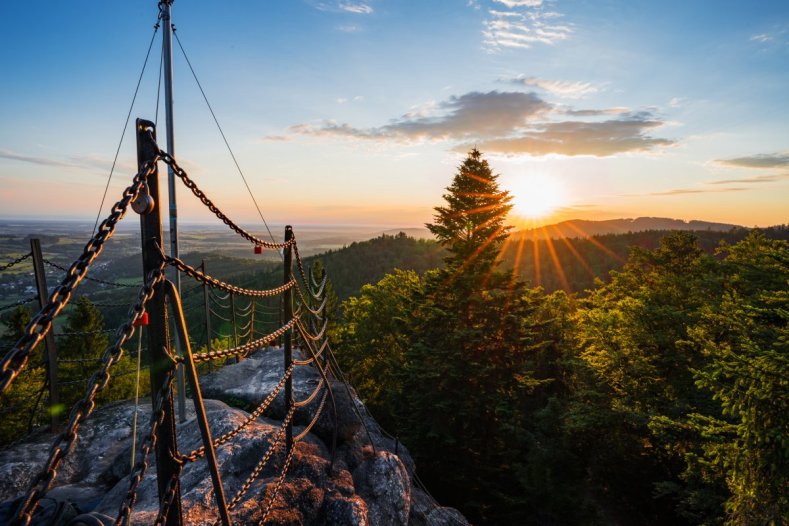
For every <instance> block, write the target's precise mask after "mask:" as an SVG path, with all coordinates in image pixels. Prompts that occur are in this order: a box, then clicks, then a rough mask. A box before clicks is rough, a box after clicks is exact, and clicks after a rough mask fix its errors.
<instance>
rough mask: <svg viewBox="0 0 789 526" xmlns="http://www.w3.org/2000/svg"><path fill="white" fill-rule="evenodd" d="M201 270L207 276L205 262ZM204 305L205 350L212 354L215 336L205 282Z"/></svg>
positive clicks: (209, 368)
mask: <svg viewBox="0 0 789 526" xmlns="http://www.w3.org/2000/svg"><path fill="white" fill-rule="evenodd" d="M200 270H202V271H203V274H205V260H203V262H202V263H201V265H200ZM203 304H204V305H205V335H206V338H205V342H206V343H205V348H206V350H207V351H208V352H211V337H212V335H213V334H212V331H211V307H209V305H208V285H206V283H205V282H203ZM212 362H213V360H208V372H209V373H210V372H211V364H212Z"/></svg>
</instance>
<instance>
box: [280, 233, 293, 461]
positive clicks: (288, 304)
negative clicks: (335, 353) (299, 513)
mask: <svg viewBox="0 0 789 526" xmlns="http://www.w3.org/2000/svg"><path fill="white" fill-rule="evenodd" d="M291 239H293V227H291V226H290V225H288V226H286V227H285V243H287V242H289V241H290V240H291ZM284 255H285V277H284V282H283V283H290V282H291V280H292V279H293V249H292V248H291V247H290V245H288V246H287V247H285V254H284ZM282 300H283V304H284V305H283V307H284V308H283V315H282V317H283V321H284V323H289V322H290V320H291V319H293V289H292V288H290V289H288V290H286V291H285V293H284V294H283V295H282ZM292 336H293V329H288V330H286V331H285V335H284V336H283V340H284V342H283V344H284V345H283V349H284V355H285V369H284V370H285V371H287V370H288V368H289V367H290V366H291V364H292V363H293V356H292V349H291V339H292ZM291 407H293V376H292V375H291V376H288V379H287V380H285V414H286V415H287V414H288V413H289V412H290V409H291ZM285 448H286V450H287V452H288V454H290V451H291V449H293V419H291V420H290V422H289V423H288V427H287V429H286V430H285Z"/></svg>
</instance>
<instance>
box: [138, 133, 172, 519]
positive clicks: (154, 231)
mask: <svg viewBox="0 0 789 526" xmlns="http://www.w3.org/2000/svg"><path fill="white" fill-rule="evenodd" d="M155 141H156V128H155V127H154V124H153V123H152V122H150V121H146V120H142V119H137V164H138V165H139V167H140V169H142V167H143V165H144V164H145V162H146V161H148V160H150V159H153V158H155V156H156V154H157V149H158V147H157V146H156V142H155ZM148 189H149V190H148V191H149V192H150V196H151V198H153V202H154V208H153V210H152V211H151V212H149V213H147V214H141V215H140V237H141V239H142V267H143V275H145V276H147V275H148V273H149V272H150V271H151V270H154V269H158V268H161V264H162V256H161V243H162V216H161V207H160V205H161V201H160V200H159V170H158V169H156V170H154V172H153V173H152V174H151V175H149V176H148ZM164 296H165V295H164V287H163V286H162V285H161V284H160V285H159V286H158V287H157V288H156V291H155V294H154V296H153V298H151V300H150V301H149V302H148V304H147V305H146V310H147V311H148V315H149V316H148V318H149V322H148V354H149V356H148V361H149V363H150V374H151V404H152V405H153V407H154V408H155V407H156V406H157V403H158V399H159V395H160V390H161V387H162V385H163V384H164V381H165V379H166V378H167V374H168V372H169V371H170V369H171V368H172V364H171V362H170V358H169V357H168V356H167V350H168V349H169V347H170V338H169V337H168V334H167V329H168V326H167V325H168V322H167V308H166V307H165V302H164V299H165V298H164ZM162 407H163V409H164V415H163V418H162V423H161V424H160V425H159V427H158V431H157V436H156V478H157V482H158V487H159V501H160V502H161V501H162V499H164V498H165V496H166V493H167V486H168V484H169V482H170V480H171V479H172V478H173V477H174V476H176V474H177V473H178V468H179V466H178V464H177V463H176V462H175V460H174V459H173V458H172V455H171V452H173V451H178V444H177V442H176V435H175V414H174V413H175V411H174V410H173V397H172V394H170V396H169V397H168V399H167V400H165V401H164V403H163V404H162ZM181 524H182V510H181V487H180V484H176V487H175V495H174V498H173V503H172V507H171V508H170V513H169V514H168V515H167V522H166V523H165V526H181Z"/></svg>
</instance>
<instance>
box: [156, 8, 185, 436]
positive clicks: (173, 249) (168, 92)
mask: <svg viewBox="0 0 789 526" xmlns="http://www.w3.org/2000/svg"><path fill="white" fill-rule="evenodd" d="M173 1H174V0H162V2H161V8H162V31H163V33H162V44H163V45H164V114H165V117H166V119H167V153H169V154H170V155H171V156H173V158H174V157H175V128H174V127H173V24H172V7H173ZM167 195H168V197H169V199H170V255H171V256H173V257H174V258H177V257H178V255H179V252H178V207H177V206H176V201H175V173H174V172H173V167H172V166H168V167H167ZM170 279H171V281H172V282H173V283H175V288H176V290H177V291H178V294H179V295H180V294H181V274H179V273H178V270H176V269H173V272H172V276H170ZM183 345H184V343H183V342H181V341H180V339H179V338H178V337H177V335H176V339H175V347H176V350H177V352H178V354H179V355H180V354H181V349H182V348H183ZM176 378H177V381H178V415H179V417H180V421H181V422H185V421H186V389H185V386H184V366H183V364H179V365H178V375H177V377H176Z"/></svg>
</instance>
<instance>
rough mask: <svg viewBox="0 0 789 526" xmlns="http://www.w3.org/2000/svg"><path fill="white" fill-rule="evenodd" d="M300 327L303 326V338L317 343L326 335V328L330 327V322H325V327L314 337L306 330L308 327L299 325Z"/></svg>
mask: <svg viewBox="0 0 789 526" xmlns="http://www.w3.org/2000/svg"><path fill="white" fill-rule="evenodd" d="M299 325H301V330H302V336H303V337H305V338H307V339H308V340H311V341H313V342H316V341H318V340H321V339H323V336H324V335H325V334H326V328H327V327H328V326H329V320H326V321H324V322H323V327H321V330H320V332H319V333H318V334H316V335H314V336H313V335H312V334H310V332H309V331H308V330H307V329H306V327H304V325H303V324H301V323H299Z"/></svg>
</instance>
